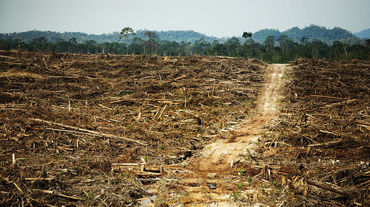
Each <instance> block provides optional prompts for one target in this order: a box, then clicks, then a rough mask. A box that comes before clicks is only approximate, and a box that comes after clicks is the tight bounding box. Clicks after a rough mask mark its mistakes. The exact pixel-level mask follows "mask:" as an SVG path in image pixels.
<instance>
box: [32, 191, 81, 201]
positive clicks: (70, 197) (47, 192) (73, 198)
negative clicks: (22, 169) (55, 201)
mask: <svg viewBox="0 0 370 207" xmlns="http://www.w3.org/2000/svg"><path fill="white" fill-rule="evenodd" d="M32 190H33V191H37V192H40V193H46V194H50V195H57V196H60V197H64V198H68V199H72V200H80V201H82V200H84V199H83V198H79V197H75V196H69V195H64V194H62V193H58V192H55V191H52V190H43V189H32Z"/></svg>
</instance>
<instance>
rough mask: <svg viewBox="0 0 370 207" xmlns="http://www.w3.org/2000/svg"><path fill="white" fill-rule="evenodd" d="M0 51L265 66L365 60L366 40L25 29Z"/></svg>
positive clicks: (320, 33) (336, 31) (320, 32)
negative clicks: (224, 60)
mask: <svg viewBox="0 0 370 207" xmlns="http://www.w3.org/2000/svg"><path fill="white" fill-rule="evenodd" d="M82 37H83V38H82ZM108 37H109V38H108ZM120 37H121V38H120ZM67 38H69V39H67ZM84 38H85V39H84ZM89 38H90V39H89ZM99 38H100V39H99ZM180 40H181V41H180ZM0 49H2V50H11V49H21V50H27V51H41V52H48V51H52V52H57V53H62V52H70V53H93V54H98V53H103V54H106V53H111V54H136V55H161V56H190V55H202V56H203V55H205V56H231V57H245V58H257V59H260V60H262V61H265V62H268V63H285V62H288V61H292V60H295V59H298V58H314V59H316V58H322V59H327V60H350V59H360V60H369V59H370V56H369V54H370V50H369V49H370V40H369V39H360V38H358V37H356V36H355V35H353V34H351V33H350V32H349V31H346V30H344V29H341V28H333V29H331V30H329V29H327V28H325V27H319V26H316V25H311V26H309V27H306V28H304V29H299V28H297V27H294V28H292V29H290V30H287V31H285V32H283V33H280V32H279V31H278V30H271V29H267V30H261V31H258V32H256V33H254V34H252V36H251V37H247V38H243V37H242V35H241V36H240V37H231V38H223V39H219V38H214V37H208V36H206V35H203V34H200V33H197V32H193V31H167V32H156V31H148V30H146V31H144V30H139V31H137V32H136V33H135V34H133V33H128V34H127V35H126V36H125V38H122V35H121V34H120V33H118V32H117V33H113V34H109V35H87V34H85V33H57V32H42V31H29V32H25V33H11V34H0Z"/></svg>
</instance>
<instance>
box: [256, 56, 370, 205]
mask: <svg viewBox="0 0 370 207" xmlns="http://www.w3.org/2000/svg"><path fill="white" fill-rule="evenodd" d="M293 66H294V67H293V68H292V70H291V72H290V74H289V75H287V76H286V77H287V78H289V79H290V83H288V85H287V86H286V93H285V98H284V99H283V101H282V102H283V103H282V106H283V107H282V110H281V114H280V117H279V118H278V119H277V120H276V122H275V123H272V124H271V126H270V130H271V133H269V134H266V135H265V140H264V142H265V145H264V146H265V149H264V151H263V152H262V153H263V154H264V155H268V156H264V158H265V159H266V160H268V163H269V164H270V165H271V164H275V165H278V166H279V168H280V170H278V173H277V175H278V177H277V178H276V179H275V182H276V185H275V189H277V192H279V193H275V194H273V195H275V196H276V197H273V196H270V199H271V200H275V201H276V200H279V201H280V202H283V203H285V204H289V205H291V206H302V205H306V206H361V205H362V206H369V205H370V200H369V187H370V175H369V172H370V171H369V163H370V144H369V140H370V139H369V129H370V117H369V103H370V90H369V86H370V85H369V84H370V63H369V62H363V61H356V60H354V61H352V62H326V61H322V60H297V61H295V62H294V63H293ZM277 155H278V156H277ZM272 182H274V181H272Z"/></svg>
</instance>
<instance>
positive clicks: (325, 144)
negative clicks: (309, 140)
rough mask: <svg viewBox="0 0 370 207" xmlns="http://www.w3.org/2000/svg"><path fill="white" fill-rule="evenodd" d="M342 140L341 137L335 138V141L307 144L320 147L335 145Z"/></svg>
mask: <svg viewBox="0 0 370 207" xmlns="http://www.w3.org/2000/svg"><path fill="white" fill-rule="evenodd" d="M341 141H342V139H340V140H335V141H331V142H325V143H318V144H309V145H307V146H308V147H320V146H326V147H328V146H331V145H335V144H338V143H340V142H341Z"/></svg>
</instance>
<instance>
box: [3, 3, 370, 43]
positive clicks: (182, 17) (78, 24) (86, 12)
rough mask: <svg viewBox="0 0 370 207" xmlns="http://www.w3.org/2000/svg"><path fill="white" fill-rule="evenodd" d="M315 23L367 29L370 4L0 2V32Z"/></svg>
mask: <svg viewBox="0 0 370 207" xmlns="http://www.w3.org/2000/svg"><path fill="white" fill-rule="evenodd" d="M310 24H317V25H320V26H325V27H328V28H333V27H335V26H339V27H342V28H344V29H347V30H350V31H352V32H359V31H361V30H363V29H367V28H370V0H0V33H7V32H23V31H28V30H33V29H36V30H51V31H59V32H65V31H68V32H87V33H90V34H91V33H94V34H101V33H110V32H114V31H119V30H120V29H121V28H123V27H125V26H130V27H132V28H134V29H135V30H138V29H149V30H194V31H197V32H201V33H204V34H207V35H213V36H217V37H224V36H233V35H237V36H240V35H241V34H242V32H243V31H251V32H255V31H257V30H260V29H265V28H275V29H279V30H281V31H284V30H286V29H289V28H291V27H293V26H298V27H300V28H302V27H305V26H309V25H310Z"/></svg>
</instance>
